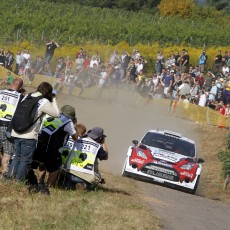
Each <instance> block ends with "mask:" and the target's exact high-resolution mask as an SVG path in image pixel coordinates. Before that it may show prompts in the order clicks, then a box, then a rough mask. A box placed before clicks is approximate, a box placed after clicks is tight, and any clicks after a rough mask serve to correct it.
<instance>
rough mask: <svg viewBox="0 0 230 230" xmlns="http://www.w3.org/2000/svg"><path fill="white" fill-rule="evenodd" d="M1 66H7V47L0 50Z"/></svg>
mask: <svg viewBox="0 0 230 230" xmlns="http://www.w3.org/2000/svg"><path fill="white" fill-rule="evenodd" d="M0 66H3V67H5V66H6V55H5V49H4V48H2V49H1V51H0Z"/></svg>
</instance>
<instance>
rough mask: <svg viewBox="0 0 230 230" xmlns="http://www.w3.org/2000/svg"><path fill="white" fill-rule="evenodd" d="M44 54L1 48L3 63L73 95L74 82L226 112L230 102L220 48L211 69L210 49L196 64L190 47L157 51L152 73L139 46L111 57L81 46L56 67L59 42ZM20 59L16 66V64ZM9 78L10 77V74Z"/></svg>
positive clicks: (229, 59)
mask: <svg viewBox="0 0 230 230" xmlns="http://www.w3.org/2000/svg"><path fill="white" fill-rule="evenodd" d="M46 46H47V49H46V53H45V56H44V58H43V57H40V56H38V57H36V59H35V60H34V61H32V59H31V57H30V54H29V51H28V50H23V51H22V52H21V51H18V52H17V54H16V56H15V58H14V55H13V53H12V52H10V51H7V52H5V51H4V49H2V50H1V56H0V65H2V66H4V67H6V68H7V69H8V70H10V71H12V70H13V69H12V68H13V66H15V69H14V72H15V73H16V74H18V75H20V76H22V78H23V79H25V78H29V83H30V84H31V83H32V81H33V78H34V75H35V74H44V75H48V76H52V77H54V78H56V79H57V83H56V85H55V90H56V91H57V93H61V92H62V90H63V88H64V87H67V88H69V94H72V92H73V90H74V88H75V87H77V88H80V89H81V90H80V93H79V94H81V93H82V92H83V91H84V89H86V88H89V87H92V86H95V85H97V86H98V87H99V88H100V89H103V88H105V87H124V86H127V85H128V86H131V87H130V88H131V89H132V90H137V91H139V92H140V93H141V94H142V95H143V96H145V97H148V98H170V99H173V100H181V99H183V100H185V101H188V102H190V103H194V104H197V105H199V106H209V107H210V108H212V109H216V110H220V111H221V113H222V114H228V113H227V112H226V113H225V112H224V111H225V110H226V108H227V105H228V104H230V75H229V68H230V52H228V51H225V53H224V55H222V52H221V51H220V50H219V51H218V52H217V54H216V56H215V58H214V60H213V66H212V68H211V69H207V68H206V63H207V60H208V54H207V53H206V50H203V51H202V52H201V54H200V56H199V57H197V63H196V65H193V64H194V63H193V64H191V63H190V55H189V52H188V51H187V50H185V49H183V50H182V51H181V52H178V51H176V52H173V51H171V52H170V54H169V55H168V56H167V57H165V56H164V54H163V52H158V53H157V55H156V62H155V69H154V70H153V71H152V72H153V74H150V75H149V73H147V72H146V65H147V61H146V59H145V58H144V56H142V55H141V54H140V52H139V50H137V49H134V50H133V52H132V54H129V53H128V52H126V51H124V52H122V53H119V52H118V51H117V50H114V51H113V53H112V54H111V56H110V58H109V60H106V61H103V60H101V58H100V56H99V53H98V52H95V53H94V54H93V55H91V56H89V54H88V53H87V52H86V51H85V50H83V49H82V48H81V49H80V50H79V52H77V53H76V56H75V57H74V58H72V57H70V56H68V57H65V58H64V57H60V58H58V60H57V61H56V65H55V70H54V71H53V72H52V71H51V68H50V61H51V59H52V57H53V54H54V50H55V49H56V48H58V47H59V45H58V44H57V43H56V42H55V41H51V42H49V43H47V44H46ZM14 62H15V65H14ZM5 81H8V79H7V78H6V79H5Z"/></svg>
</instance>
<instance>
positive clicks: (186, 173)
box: [180, 171, 193, 178]
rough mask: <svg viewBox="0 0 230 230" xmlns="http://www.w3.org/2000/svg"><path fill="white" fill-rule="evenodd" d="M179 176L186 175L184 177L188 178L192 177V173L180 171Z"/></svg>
mask: <svg viewBox="0 0 230 230" xmlns="http://www.w3.org/2000/svg"><path fill="white" fill-rule="evenodd" d="M180 175H181V176H186V177H189V178H192V177H193V174H192V173H188V172H185V171H184V172H181V173H180Z"/></svg>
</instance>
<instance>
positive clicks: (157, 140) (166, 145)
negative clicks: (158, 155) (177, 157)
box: [141, 132, 195, 157]
mask: <svg viewBox="0 0 230 230" xmlns="http://www.w3.org/2000/svg"><path fill="white" fill-rule="evenodd" d="M141 143H142V144H144V145H148V146H151V147H155V148H160V149H164V150H167V151H171V152H176V153H179V154H181V155H184V156H187V157H195V146H194V144H192V143H190V142H188V141H185V140H182V139H179V138H177V137H173V136H170V135H163V134H159V133H151V132H148V133H147V134H146V135H145V136H144V138H143V139H142V141H141Z"/></svg>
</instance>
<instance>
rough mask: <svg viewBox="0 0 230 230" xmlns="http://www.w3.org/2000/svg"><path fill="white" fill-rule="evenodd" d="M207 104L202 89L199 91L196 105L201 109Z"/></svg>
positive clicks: (205, 95)
mask: <svg viewBox="0 0 230 230" xmlns="http://www.w3.org/2000/svg"><path fill="white" fill-rule="evenodd" d="M206 102H207V94H206V92H205V90H204V89H202V90H201V93H200V95H199V102H198V105H199V106H201V107H205V106H206Z"/></svg>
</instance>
